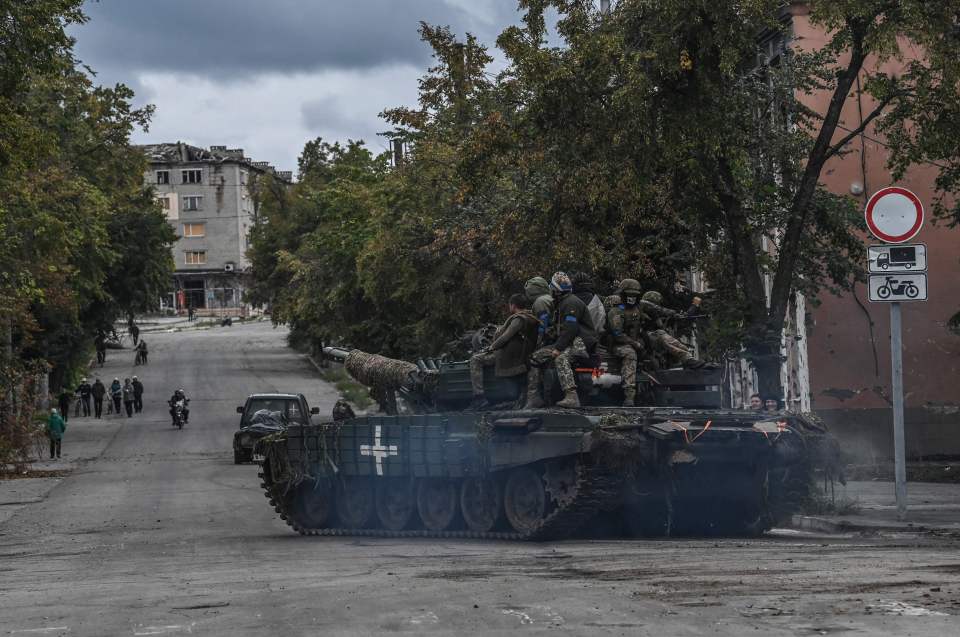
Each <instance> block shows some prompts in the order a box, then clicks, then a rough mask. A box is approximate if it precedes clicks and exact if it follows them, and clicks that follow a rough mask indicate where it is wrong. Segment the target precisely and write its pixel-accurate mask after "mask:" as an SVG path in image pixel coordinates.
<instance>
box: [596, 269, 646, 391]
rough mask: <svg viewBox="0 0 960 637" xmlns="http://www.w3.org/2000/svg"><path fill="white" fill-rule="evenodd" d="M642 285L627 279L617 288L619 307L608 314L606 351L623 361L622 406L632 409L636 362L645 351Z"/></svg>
mask: <svg viewBox="0 0 960 637" xmlns="http://www.w3.org/2000/svg"><path fill="white" fill-rule="evenodd" d="M641 294H642V291H641V290H640V283H639V282H638V281H637V280H636V279H624V280H623V281H621V282H620V285H619V286H618V287H617V291H616V296H617V297H619V298H617V299H616V300H617V303H615V304H613V306H612V307H611V308H610V309H609V310H608V311H607V320H606V325H607V347H608V349H609V352H610V354H611V355H613V356H614V357H616V358H618V359H620V376H621V378H622V379H623V405H624V406H625V407H633V406H634V399H635V398H636V395H637V359H638V356H639V355H641V354H643V352H644V351H645V350H646V346H645V343H644V336H643V325H644V323H645V322H646V321H647V320H648V319H647V317H646V315H645V314H644V313H643V310H641V309H640V295H641Z"/></svg>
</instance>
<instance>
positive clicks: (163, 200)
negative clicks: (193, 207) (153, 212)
mask: <svg viewBox="0 0 960 637" xmlns="http://www.w3.org/2000/svg"><path fill="white" fill-rule="evenodd" d="M157 201H158V202H159V203H160V208H161V209H162V210H170V198H169V197H157Z"/></svg>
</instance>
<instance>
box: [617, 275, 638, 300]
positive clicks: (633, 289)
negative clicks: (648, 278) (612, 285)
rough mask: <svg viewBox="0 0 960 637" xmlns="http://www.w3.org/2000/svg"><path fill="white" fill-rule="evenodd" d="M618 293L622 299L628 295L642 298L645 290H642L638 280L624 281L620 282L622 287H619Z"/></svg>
mask: <svg viewBox="0 0 960 637" xmlns="http://www.w3.org/2000/svg"><path fill="white" fill-rule="evenodd" d="M616 293H617V294H618V295H620V296H621V297H624V296H628V295H633V296H640V295H641V294H642V293H643V290H641V289H640V282H639V281H637V280H636V279H624V280H622V281H620V285H618V286H617V292H616Z"/></svg>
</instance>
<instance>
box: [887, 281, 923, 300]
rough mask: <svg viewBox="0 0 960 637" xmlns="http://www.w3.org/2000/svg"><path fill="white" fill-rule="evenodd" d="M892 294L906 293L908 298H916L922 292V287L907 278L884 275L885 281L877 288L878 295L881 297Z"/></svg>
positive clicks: (900, 294)
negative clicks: (901, 278) (898, 278)
mask: <svg viewBox="0 0 960 637" xmlns="http://www.w3.org/2000/svg"><path fill="white" fill-rule="evenodd" d="M891 294H896V295H897V296H902V295H905V296H906V297H907V298H908V299H915V298H917V295H918V294H920V288H918V287H917V286H916V285H914V284H913V282H911V281H907V280H897V279H894V278H892V277H889V276H888V277H884V283H883V285H881V286H880V287H879V288H877V296H879V297H880V298H881V299H886V298H889V297H890V295H891Z"/></svg>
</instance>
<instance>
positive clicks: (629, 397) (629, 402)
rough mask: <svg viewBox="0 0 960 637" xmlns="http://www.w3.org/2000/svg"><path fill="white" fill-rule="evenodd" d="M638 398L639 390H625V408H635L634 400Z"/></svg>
mask: <svg viewBox="0 0 960 637" xmlns="http://www.w3.org/2000/svg"><path fill="white" fill-rule="evenodd" d="M636 397H637V390H636V389H634V388H632V387H631V388H630V389H624V390H623V406H624V407H634V406H635V405H634V399H636Z"/></svg>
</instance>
